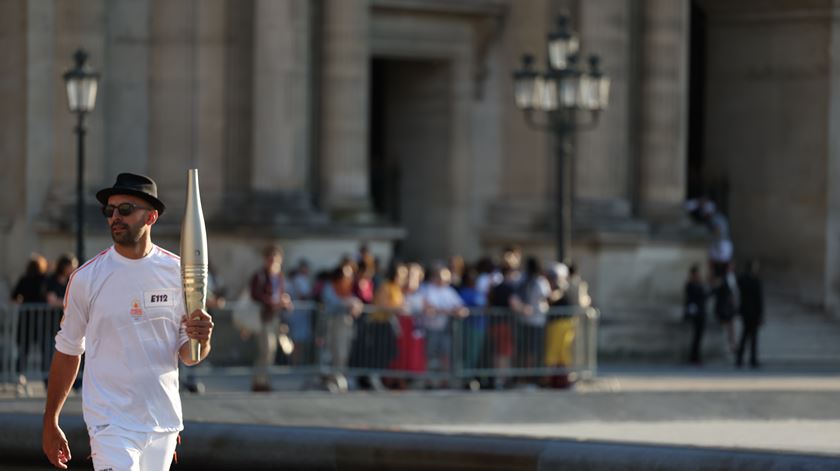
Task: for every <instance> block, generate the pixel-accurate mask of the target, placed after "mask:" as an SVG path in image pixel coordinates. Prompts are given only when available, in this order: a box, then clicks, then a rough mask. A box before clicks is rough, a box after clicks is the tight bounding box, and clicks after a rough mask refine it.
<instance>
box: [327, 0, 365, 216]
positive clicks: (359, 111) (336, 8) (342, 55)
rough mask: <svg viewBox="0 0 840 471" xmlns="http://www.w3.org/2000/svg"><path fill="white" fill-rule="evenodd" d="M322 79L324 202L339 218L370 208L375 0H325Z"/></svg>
mask: <svg viewBox="0 0 840 471" xmlns="http://www.w3.org/2000/svg"><path fill="white" fill-rule="evenodd" d="M323 6H324V12H323V16H324V18H323V28H324V31H323V41H324V43H323V64H322V66H323V69H322V83H321V99H322V107H321V142H322V144H321V146H322V147H321V166H320V167H321V189H320V192H321V202H322V205H323V206H324V208H325V209H327V210H329V211H330V212H331V213H332V214H333V215H334V216H336V217H338V218H339V219H350V220H358V219H360V218H361V219H365V216H366V215H367V214H369V213H370V206H371V203H370V195H369V193H370V185H369V182H368V181H369V172H368V145H369V143H368V126H369V122H368V121H369V120H368V96H369V91H368V86H369V82H370V77H369V75H370V38H369V36H370V34H369V27H370V5H369V0H325V2H324V4H323Z"/></svg>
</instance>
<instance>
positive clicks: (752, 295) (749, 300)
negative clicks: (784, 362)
mask: <svg viewBox="0 0 840 471" xmlns="http://www.w3.org/2000/svg"><path fill="white" fill-rule="evenodd" d="M738 289H739V290H740V292H741V305H740V312H741V320H742V321H743V323H744V325H743V329H741V341H740V342H739V343H738V352H737V353H736V357H735V366H737V367H738V368H740V367H741V365H742V361H743V359H744V350H745V349H746V347H747V343H749V344H750V366H751V367H753V368H758V367H759V366H760V365H761V364H760V363H759V361H758V329H759V327H761V325H762V324H763V323H764V291H763V289H762V287H761V278H759V263H758V261H757V260H753V261H751V262H749V263H748V264H747V268H746V270H744V273H743V274H742V275H741V276H740V277H739V278H738Z"/></svg>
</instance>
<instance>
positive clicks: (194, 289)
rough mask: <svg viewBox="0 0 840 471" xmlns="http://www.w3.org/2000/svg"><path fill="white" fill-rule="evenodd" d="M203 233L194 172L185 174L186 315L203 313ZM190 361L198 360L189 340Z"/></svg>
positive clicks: (183, 255)
mask: <svg viewBox="0 0 840 471" xmlns="http://www.w3.org/2000/svg"><path fill="white" fill-rule="evenodd" d="M207 270H208V268H207V230H206V229H205V228H204V214H203V213H202V211H201V195H200V194H199V191H198V169H195V168H193V169H190V170H189V171H188V172H187V207H186V209H185V211H184V220H183V222H182V223H181V281H182V283H183V286H184V302H185V307H186V309H187V315H190V314H192V313H193V312H194V311H195V310H196V309H204V308H205V307H206V301H207ZM190 357H191V358H192V360H193V361H198V360H199V359H200V358H201V345H200V344H199V343H198V340H195V339H190Z"/></svg>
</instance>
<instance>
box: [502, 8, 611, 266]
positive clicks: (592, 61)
mask: <svg viewBox="0 0 840 471" xmlns="http://www.w3.org/2000/svg"><path fill="white" fill-rule="evenodd" d="M547 43H548V44H547V49H548V51H547V52H548V61H547V68H546V70H545V71H538V70H536V69H535V67H534V56H532V55H531V54H525V55H523V56H522V66H521V68H520V69H519V70H516V71H515V72H514V73H513V82H514V98H515V100H516V106H517V107H518V108H519V109H521V110H522V111H523V112H524V114H525V118H526V121H527V122H528V125H529V126H531V127H533V128H537V129H541V130H546V131H549V132H551V133H552V134H553V136H554V151H555V154H556V159H557V162H556V172H557V175H556V178H557V193H556V195H555V197H556V201H555V212H556V214H555V217H556V221H555V228H554V229H555V237H556V244H557V260H558V261H566V259H567V257H568V256H569V254H570V250H569V247H570V243H571V220H572V219H571V191H570V190H571V188H570V185H568V184H567V181H566V168H565V167H566V161H567V160H568V158H569V157H571V155H572V143H571V139H570V138H571V135H572V134H573V133H574V132H575V131H577V130H578V129H582V128H584V127H593V126H594V125H595V124H596V123H597V120H598V116H599V114H600V112H601V111H603V110H604V109H606V107H607V104H608V102H609V90H610V80H609V78H607V77H605V76H604V74H603V73H602V72H601V69H600V60H599V58H598V56H596V55H590V56H589V69H588V70H587V71H582V70H580V69H579V68H578V57H579V50H580V41H579V40H578V37H577V35H576V34H575V33H573V32H572V31H571V30H570V29H569V19H568V17H566V16H565V15H561V16H560V17H558V19H557V26H556V29H555V30H554V31H553V32H551V33H549V35H548V40H547ZM535 112H536V113H542V114H543V115H544V116H545V120H544V121H543V122H542V123H540V122H537V120H536V119H535V117H534V114H535ZM579 117H584V118H588V120H587V121H578V118H579Z"/></svg>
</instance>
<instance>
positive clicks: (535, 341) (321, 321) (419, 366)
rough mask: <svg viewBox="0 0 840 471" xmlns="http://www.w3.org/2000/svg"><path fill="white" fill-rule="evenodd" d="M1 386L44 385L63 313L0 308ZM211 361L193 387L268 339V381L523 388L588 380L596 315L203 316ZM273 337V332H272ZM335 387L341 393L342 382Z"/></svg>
mask: <svg viewBox="0 0 840 471" xmlns="http://www.w3.org/2000/svg"><path fill="white" fill-rule="evenodd" d="M0 308H2V309H3V310H2V311H0V315H2V319H0V379H2V381H3V382H4V383H15V382H17V381H18V378H19V377H20V376H21V375H23V376H25V377H26V379H28V380H30V381H32V380H44V379H46V378H47V376H48V374H49V367H50V361H51V359H52V353H53V350H54V344H55V340H54V338H55V334H56V333H57V331H58V328H59V324H60V320H61V315H62V311H61V309H60V308H53V307H49V306H47V305H42V304H22V305H11V306H6V307H1V306H0ZM212 314H213V317H214V322H215V323H216V328H215V330H214V340H213V344H214V345H213V354H212V355H211V357H210V358H209V359H208V360H207V361H205V362H204V363H203V366H202V367H201V368H197V369H194V370H193V369H191V370H190V373H191V374H194V375H195V376H197V377H200V376H207V375H250V374H251V372H252V365H253V362H254V360H255V358H256V355H257V349H256V347H255V343H256V342H254V341H253V339H250V338H249V337H258V336H259V335H265V334H268V335H272V336H274V335H277V338H278V340H279V342H278V343H279V347H280V348H278V354H277V358H276V361H275V362H274V363H273V365H272V366H271V367H270V368H269V370H268V373H269V374H271V375H283V374H289V373H296V374H302V375H311V376H313V377H320V378H325V379H330V378H331V380H332V381H334V382H338V384H339V386H338V387H339V389H341V388H342V387H346V378H347V377H351V378H369V377H374V378H376V379H378V378H383V379H385V380H388V381H392V382H393V383H394V384H396V385H399V384H402V385H403V386H405V385H406V384H408V383H409V382H411V381H414V382H422V383H421V384H424V385H427V386H450V387H452V386H459V385H462V384H466V383H468V382H472V381H478V382H481V383H486V382H491V383H492V382H496V383H497V386H498V384H499V383H504V382H506V381H507V380H509V379H511V378H524V379H528V380H531V381H535V382H541V383H544V384H548V383H549V382H550V381H549V380H552V379H558V378H559V379H560V380H561V382H562V380H563V379H564V378H565V379H566V380H568V379H569V378H570V377H571V378H572V379H574V378H588V377H592V376H594V375H595V373H596V371H597V350H598V348H597V328H598V317H599V314H598V311H597V310H596V309H592V308H587V309H581V308H570V307H569V308H552V309H550V310H549V311H548V312H547V313H545V314H544V315H539V316H527V315H524V314H522V313H519V312H515V311H512V310H510V309H504V308H473V309H471V310H470V311H469V315H467V316H465V317H460V316H451V315H444V314H441V313H436V312H426V313H423V314H419V315H409V314H407V313H406V312H405V311H403V310H393V309H391V310H389V309H384V308H380V307H377V306H370V305H369V306H365V307H364V310H363V311H362V312H361V313H360V314H358V315H356V316H354V315H351V314H350V313H349V312H348V311H344V310H341V309H339V310H335V309H333V310H330V309H326V308H324V307H322V306H320V305H317V304H315V303H307V302H300V301H299V302H296V304H295V310H294V311H293V312H291V313H286V314H284V315H282V316H281V322H280V323H278V324H273V325H272V326H271V327H270V329H271V330H272V331H271V332H265V331H264V330H263V325H262V323H261V321H260V320H259V309H258V308H257V307H256V306H255V305H254V304H253V303H249V302H238V303H231V305H230V307H229V308H228V309H219V310H214V311H212ZM274 329H276V331H275V330H274ZM342 381H343V382H344V386H341V384H340V383H341V382H342Z"/></svg>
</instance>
